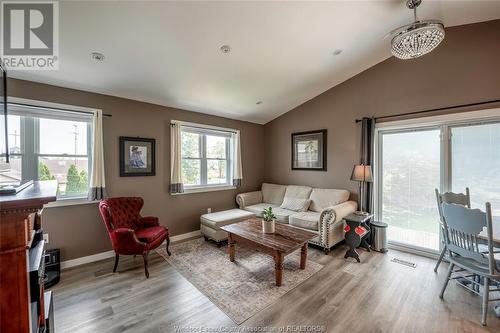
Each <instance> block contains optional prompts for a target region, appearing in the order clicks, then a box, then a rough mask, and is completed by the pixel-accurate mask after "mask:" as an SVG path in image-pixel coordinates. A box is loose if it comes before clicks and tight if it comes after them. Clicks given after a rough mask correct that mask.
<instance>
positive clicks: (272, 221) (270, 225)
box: [262, 207, 276, 234]
mask: <svg viewBox="0 0 500 333" xmlns="http://www.w3.org/2000/svg"><path fill="white" fill-rule="evenodd" d="M275 226H276V215H274V213H273V208H272V207H269V208H264V211H263V212H262V232H263V233H265V234H273V233H274V231H275Z"/></svg>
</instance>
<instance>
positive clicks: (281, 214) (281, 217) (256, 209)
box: [245, 203, 296, 223]
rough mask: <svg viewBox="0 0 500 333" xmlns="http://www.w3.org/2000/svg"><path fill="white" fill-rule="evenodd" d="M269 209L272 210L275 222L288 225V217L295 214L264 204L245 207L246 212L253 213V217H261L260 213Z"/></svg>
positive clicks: (291, 211)
mask: <svg viewBox="0 0 500 333" xmlns="http://www.w3.org/2000/svg"><path fill="white" fill-rule="evenodd" d="M269 207H271V208H272V209H273V213H274V215H276V222H279V223H288V216H290V215H292V214H294V213H296V212H294V211H293V210H289V209H283V208H280V207H279V206H277V205H270V204H266V203H260V204H256V205H252V206H247V207H245V210H248V211H249V212H251V213H254V214H255V216H258V217H261V216H262V211H263V210H264V208H269Z"/></svg>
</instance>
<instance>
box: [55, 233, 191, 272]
mask: <svg viewBox="0 0 500 333" xmlns="http://www.w3.org/2000/svg"><path fill="white" fill-rule="evenodd" d="M200 235H201V232H200V230H195V231H191V232H188V233H185V234H181V235H176V236H172V237H170V241H171V242H178V241H181V240H184V239H188V238H193V237H199V236H200ZM114 256H115V251H113V250H111V251H106V252H101V253H96V254H93V255H90V256H85V257H81V258H76V259H71V260H66V261H63V262H61V269H62V270H64V269H68V268H71V267H76V266H81V265H85V264H89V263H92V262H96V261H100V260H104V259H109V258H113V257H114Z"/></svg>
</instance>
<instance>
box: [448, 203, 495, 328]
mask: <svg viewBox="0 0 500 333" xmlns="http://www.w3.org/2000/svg"><path fill="white" fill-rule="evenodd" d="M441 212H442V214H443V221H442V222H443V227H444V232H445V235H446V236H445V237H444V238H445V241H446V248H447V249H448V252H449V256H450V258H449V260H450V266H449V268H448V273H447V276H446V281H445V282H444V285H443V288H442V290H441V293H440V295H439V297H440V298H443V295H444V292H445V290H446V287H447V286H448V281H449V280H451V279H455V280H456V279H465V280H467V281H468V282H469V283H470V285H471V286H475V285H477V286H478V287H479V286H481V287H482V316H481V324H482V325H486V316H487V314H488V302H493V301H499V300H500V298H497V299H490V298H489V294H490V293H491V292H497V291H500V288H498V287H494V288H491V280H497V281H498V280H500V263H499V262H498V261H496V260H495V257H494V254H495V251H494V248H493V227H492V218H491V205H490V203H489V202H487V203H486V212H483V211H481V210H479V209H470V208H468V207H465V206H462V205H458V204H448V203H442V204H441ZM484 227H486V230H487V236H488V237H487V238H488V242H487V252H484V251H482V249H481V246H480V241H479V237H478V234H479V233H480V232H481V231H482V230H483V228H484ZM455 268H457V269H455ZM477 276H479V277H480V279H476V277H477ZM464 287H465V288H467V289H469V290H470V291H472V292H474V293H476V294H478V295H481V293H480V291H479V290H480V289H479V288H474V287H471V288H469V287H467V286H465V285H464Z"/></svg>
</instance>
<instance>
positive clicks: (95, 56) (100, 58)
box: [90, 52, 105, 61]
mask: <svg viewBox="0 0 500 333" xmlns="http://www.w3.org/2000/svg"><path fill="white" fill-rule="evenodd" d="M90 57H91V58H92V60H95V61H104V58H105V57H104V54H102V53H99V52H92V53H91V54H90Z"/></svg>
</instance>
